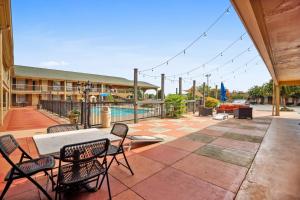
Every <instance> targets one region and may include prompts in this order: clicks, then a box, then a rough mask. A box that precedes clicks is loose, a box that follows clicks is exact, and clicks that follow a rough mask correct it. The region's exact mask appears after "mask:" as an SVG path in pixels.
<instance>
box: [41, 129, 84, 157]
mask: <svg viewBox="0 0 300 200" xmlns="http://www.w3.org/2000/svg"><path fill="white" fill-rule="evenodd" d="M76 130H79V127H78V125H77V124H59V125H54V126H49V127H48V128H47V133H48V134H52V133H60V132H65V131H76ZM51 156H53V157H54V158H55V159H57V160H58V159H59V156H60V153H59V152H57V153H53V154H51Z"/></svg>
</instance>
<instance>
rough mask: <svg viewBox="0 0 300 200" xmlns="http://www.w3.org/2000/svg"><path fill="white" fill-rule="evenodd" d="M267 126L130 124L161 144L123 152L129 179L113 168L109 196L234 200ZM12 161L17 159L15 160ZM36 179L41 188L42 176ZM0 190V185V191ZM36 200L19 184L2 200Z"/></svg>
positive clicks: (28, 142)
mask: <svg viewBox="0 0 300 200" xmlns="http://www.w3.org/2000/svg"><path fill="white" fill-rule="evenodd" d="M270 122H271V119H270V118H269V117H258V118H255V119H253V120H235V119H230V120H227V121H224V122H220V123H219V122H218V121H214V120H212V119H211V118H204V117H201V118H200V117H186V118H183V119H164V120H160V119H158V120H150V121H142V122H140V123H139V124H130V125H129V126H130V134H133V135H156V136H160V137H163V138H164V139H165V140H166V142H165V143H163V144H156V145H151V146H147V147H142V148H138V149H133V150H131V151H130V152H127V155H128V159H129V162H130V164H131V166H132V168H133V171H134V172H135V175H134V176H131V175H130V174H129V173H128V171H127V170H126V169H125V168H123V167H120V166H117V165H113V166H112V168H111V169H110V182H111V189H112V195H113V197H114V199H119V200H120V199H126V200H128V199H131V200H135V199H149V200H152V199H153V200H154V199H164V200H168V199H170V200H177V199H178V200H179V199H180V200H184V199H233V198H234V197H235V196H236V194H237V192H238V190H239V188H240V186H241V184H242V182H243V180H244V178H245V176H246V174H247V171H248V169H249V168H250V166H251V163H252V161H253V159H254V157H255V155H256V152H257V150H258V148H259V146H260V143H261V141H262V140H263V137H264V135H265V133H266V130H267V128H268V127H269V124H270ZM19 141H20V143H21V145H22V146H24V148H25V149H26V150H27V151H28V152H30V154H31V155H33V156H37V151H36V149H35V146H34V143H33V141H32V138H22V139H19ZM13 156H14V159H15V160H17V156H18V155H17V154H15V155H13ZM121 161H122V160H121ZM0 163H1V170H0V171H1V172H0V179H1V180H3V176H4V175H5V173H6V172H7V171H8V166H7V165H5V164H4V163H5V162H4V161H3V160H0ZM36 179H37V180H38V181H39V182H41V183H42V184H43V185H45V183H46V180H45V177H44V176H40V177H36ZM3 185H4V183H1V184H0V189H1V188H3ZM48 189H49V190H50V188H48ZM49 192H50V191H49ZM51 194H52V195H53V193H52V192H51ZM107 195H108V194H107V189H106V186H104V187H103V188H102V189H101V190H100V191H98V192H95V193H88V192H81V193H73V194H69V195H68V196H66V198H65V199H106V198H107ZM39 196H40V195H39V193H38V191H37V190H36V188H35V187H34V186H32V184H30V183H28V181H26V180H20V181H17V182H15V183H14V185H13V187H12V188H11V189H10V190H9V192H8V194H7V199H22V200H26V199H39ZM42 197H43V196H42ZM43 198H44V197H43Z"/></svg>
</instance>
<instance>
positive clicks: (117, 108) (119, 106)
mask: <svg viewBox="0 0 300 200" xmlns="http://www.w3.org/2000/svg"><path fill="white" fill-rule="evenodd" d="M40 105H41V107H42V109H44V110H47V111H49V112H52V113H55V114H57V115H59V116H60V117H68V114H69V113H70V111H72V110H73V109H76V110H78V111H80V113H81V114H80V119H79V123H81V124H84V122H85V116H87V117H88V125H89V126H90V127H91V126H100V125H101V124H102V120H101V114H102V113H101V112H102V108H103V107H104V106H108V107H110V110H111V115H110V117H111V122H112V123H114V122H124V121H132V120H134V104H133V102H97V103H92V102H90V103H87V104H85V103H84V102H73V101H55V100H41V101H40ZM86 112H87V113H86ZM151 117H161V102H139V103H138V109H137V118H138V119H145V118H151Z"/></svg>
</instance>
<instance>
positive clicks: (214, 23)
mask: <svg viewBox="0 0 300 200" xmlns="http://www.w3.org/2000/svg"><path fill="white" fill-rule="evenodd" d="M230 8H231V5H229V6H228V7H227V8H226V9H225V10H224V11H223V12H222V13H221V14H220V15H219V16H218V17H217V18H216V19H215V20H214V21H213V22H212V23H211V24H210V25H209V26H208V27H207V28H206V30H205V31H204V32H203V33H202V34H200V35H199V36H198V37H196V38H195V39H194V40H193V41H192V42H190V43H189V44H188V45H187V46H186V47H185V48H184V49H183V50H182V51H180V52H178V53H177V54H175V55H174V56H172V57H170V58H169V59H167V60H165V61H163V62H161V63H160V64H157V65H155V66H153V67H149V68H146V69H144V70H141V72H145V71H150V70H151V71H153V70H154V69H156V68H158V67H162V66H164V65H166V64H167V63H168V62H169V61H171V60H173V59H175V58H176V57H178V56H180V55H181V54H185V53H186V50H187V49H189V48H191V47H192V46H193V45H194V44H196V43H197V42H198V41H199V40H200V39H201V38H202V37H207V33H208V32H209V31H210V30H211V29H212V28H213V27H214V26H215V25H216V24H217V23H218V22H219V21H220V20H221V19H222V17H223V16H225V14H228V13H229V11H230Z"/></svg>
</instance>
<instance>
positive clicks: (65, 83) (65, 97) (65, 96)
mask: <svg viewBox="0 0 300 200" xmlns="http://www.w3.org/2000/svg"><path fill="white" fill-rule="evenodd" d="M64 85H65V87H64V100H65V101H67V81H64Z"/></svg>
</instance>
